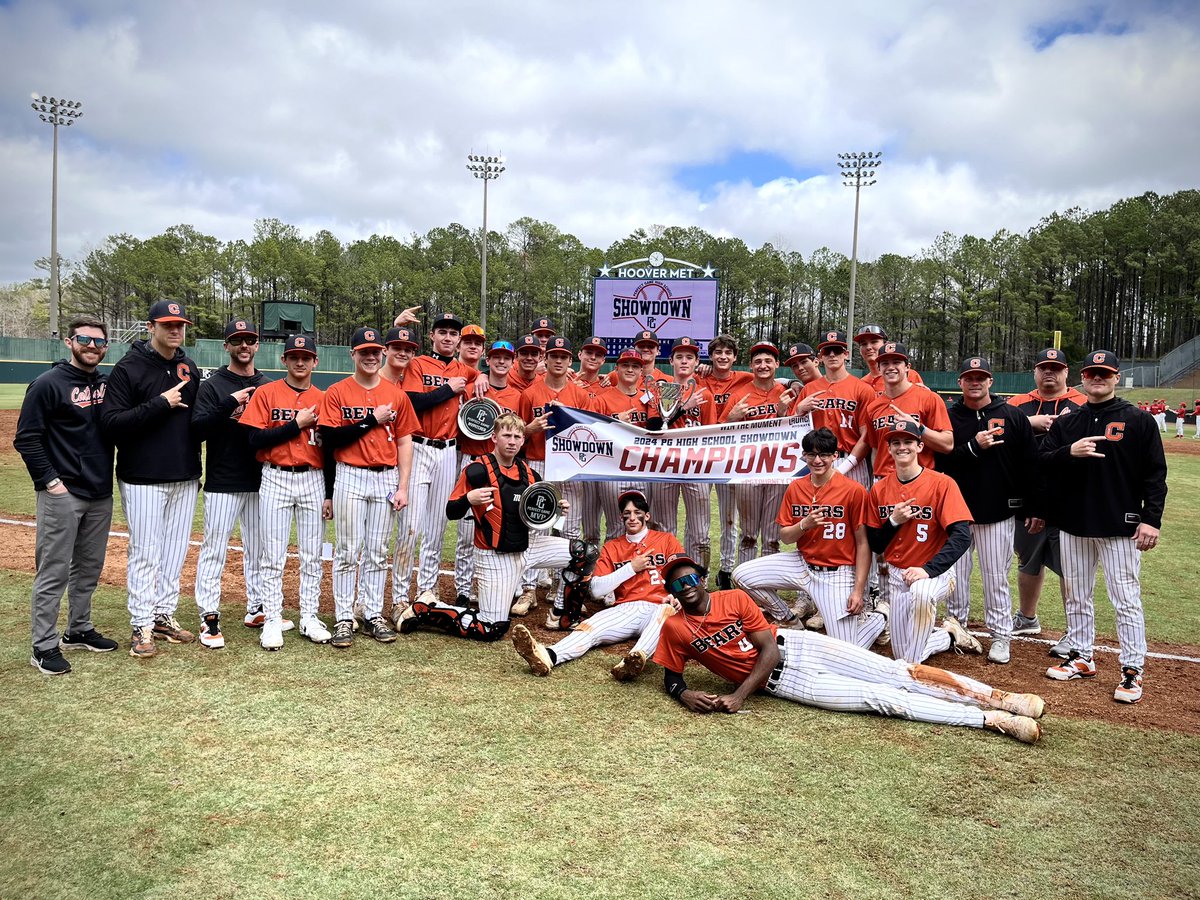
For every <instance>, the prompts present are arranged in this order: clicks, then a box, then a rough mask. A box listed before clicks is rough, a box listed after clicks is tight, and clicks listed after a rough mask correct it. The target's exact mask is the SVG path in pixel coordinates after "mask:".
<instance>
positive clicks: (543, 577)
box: [537, 569, 554, 588]
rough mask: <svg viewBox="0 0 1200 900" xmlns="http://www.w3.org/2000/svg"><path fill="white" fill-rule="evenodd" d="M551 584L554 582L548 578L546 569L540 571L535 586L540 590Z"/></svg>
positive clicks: (548, 573)
mask: <svg viewBox="0 0 1200 900" xmlns="http://www.w3.org/2000/svg"><path fill="white" fill-rule="evenodd" d="M552 584H554V581H553V580H552V579H551V578H550V572H549V571H548V570H546V569H542V574H540V575H538V580H537V586H538V587H540V588H548V587H550V585H552Z"/></svg>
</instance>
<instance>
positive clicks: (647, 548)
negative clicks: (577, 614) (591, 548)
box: [513, 491, 683, 681]
mask: <svg viewBox="0 0 1200 900" xmlns="http://www.w3.org/2000/svg"><path fill="white" fill-rule="evenodd" d="M618 504H619V506H620V509H621V518H622V520H623V521H624V523H625V534H624V535H622V536H621V537H618V538H617V539H616V540H615V541H608V542H607V543H606V544H605V545H604V548H603V549H602V550H601V551H600V559H599V560H598V561H597V562H596V568H595V571H594V572H593V574H592V579H591V590H592V596H593V597H596V598H600V597H603V596H605V595H606V594H613V595H614V596H615V597H616V603H615V604H614V605H613V606H610V607H608V608H607V609H602V610H600V611H599V612H598V613H596V614H595V615H594V616H591V617H590V618H588V619H586V620H585V621H584V622H583V623H582V624H580V625H579V626H578V627H577V628H576V629H575V630H574V631H572V632H571V633H570V634H568V635H567V636H566V637H565V638H563V639H562V640H561V641H559V642H558V643H557V644H554V646H552V647H546V646H543V645H542V644H541V643H539V642H538V641H535V640H534V639H533V635H532V634H530V633H529V629H527V628H526V627H525V626H524V625H518V626H517V627H516V628H514V629H513V649H515V650H516V651H517V653H518V654H520V655H521V657H522V658H523V659H524V660H525V661H526V662H527V663H529V670H530V671H531V672H533V674H534V675H543V676H544V675H549V674H550V671H551V669H553V668H554V667H555V666H561V665H562V664H563V663H567V662H570V661H571V660H573V659H578V658H579V657H581V656H583V654H585V653H587V652H588V651H589V650H591V649H592V648H593V647H599V646H603V645H605V644H616V643H618V642H620V641H627V640H629V639H630V638H637V641H636V643H635V644H634V645H633V648H632V649H631V650H630V651H629V652H628V653H626V654H625V655H624V656H623V657H621V661H620V662H618V663H617V664H616V665H615V666H613V668H612V676H613V678H615V679H617V681H632V680H633V679H635V678H637V677H638V675H640V674H641V673H642V669H644V668H645V666H646V661H647V660H648V659H649V658H650V657H651V656H653V655H654V648H655V647H656V646H658V635H659V632H660V631H661V630H662V623H663V621H664V620H666V618H667V617H668V616H670V615H671V613H673V612H674V609H672V607H671V605H670V604H669V603H667V602H666V600H667V593H666V591H665V590H664V589H663V582H662V576H661V575H660V574H659V569H658V567H659V566H661V565H662V564H663V563H665V562H666V561H667V557H669V556H671V555H673V554H675V553H682V552H683V546H682V545H681V544H680V543H679V539H678V538H676V537H675V535H673V534H669V533H667V532H665V531H653V530H651V528H650V503H649V501H648V500H647V499H646V496H645V494H643V493H642V492H641V491H626V492H625V493H624V494H622V495H621V496H620V498H619V500H618Z"/></svg>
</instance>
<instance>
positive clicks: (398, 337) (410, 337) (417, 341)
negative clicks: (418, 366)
mask: <svg viewBox="0 0 1200 900" xmlns="http://www.w3.org/2000/svg"><path fill="white" fill-rule="evenodd" d="M383 342H384V343H385V344H387V345H388V346H389V347H390V346H392V345H393V344H396V345H398V346H401V347H420V346H421V336H420V335H419V334H417V333H416V331H414V330H413V329H411V328H406V327H405V326H403V325H401V326H400V327H399V328H389V329H388V333H387V337H385V338H384V339H383Z"/></svg>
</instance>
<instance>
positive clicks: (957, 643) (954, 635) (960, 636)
mask: <svg viewBox="0 0 1200 900" xmlns="http://www.w3.org/2000/svg"><path fill="white" fill-rule="evenodd" d="M942 628H944V629H945V630H946V631H948V632H950V640H951V641H953V642H954V649H956V650H958V651H960V652H962V653H983V644H981V643H979V641H977V640H975V637H974V635H972V634H971V632H969V631H967V629H965V628H963V627H962V624H961V623H960V622H959V621H958V619H956V618H954V616H946V618H944V619H943V620H942Z"/></svg>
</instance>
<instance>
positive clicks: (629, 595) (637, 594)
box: [592, 531, 683, 603]
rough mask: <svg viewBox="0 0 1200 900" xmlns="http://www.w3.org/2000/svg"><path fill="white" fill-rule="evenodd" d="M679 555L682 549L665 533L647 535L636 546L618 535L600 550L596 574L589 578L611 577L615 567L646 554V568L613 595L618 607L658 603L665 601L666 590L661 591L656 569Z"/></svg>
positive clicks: (677, 540)
mask: <svg viewBox="0 0 1200 900" xmlns="http://www.w3.org/2000/svg"><path fill="white" fill-rule="evenodd" d="M682 552H683V545H682V544H681V543H679V538H677V537H675V535H673V534H668V533H667V532H665V531H648V532H647V533H646V536H645V537H644V538H642V540H640V541H636V542H635V541H631V540H629V538H628V537H626V536H625V535H621V536H620V537H615V538H613V539H612V540H611V541H609V542H608V543H607V544H605V545H604V547H603V549H601V551H600V559H598V560H597V561H596V570H595V571H594V572H593V573H592V575H593V577H598V576H601V575H611V574H612V573H613V572H615V571H616V570H617V568H618V567H619V566H621V565H623V564H624V563H627V562H629V560H631V559H633V558H634V557H635V556H637V555H638V554H639V553H648V554H649V555H650V565H648V566H646V568H645V569H644V570H643V571H641V572H638V573H637V574H636V575H634V576H633V577H632V578H630V579H629V580H628V581H626V582H625V583H624V584H622V585H619V586H618V587H617V589H616V590H615V591H614V592H613V593H614V595H615V596H616V598H617V602H618V603H632V602H633V601H634V600H648V601H650V602H651V603H662V602H663V601H665V600H666V599H667V589H666V588H665V587H663V580H662V575H661V574H660V573H659V571H658V569H659V566H663V565H666V562H667V557H669V556H671V555H672V554H675V553H682Z"/></svg>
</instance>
